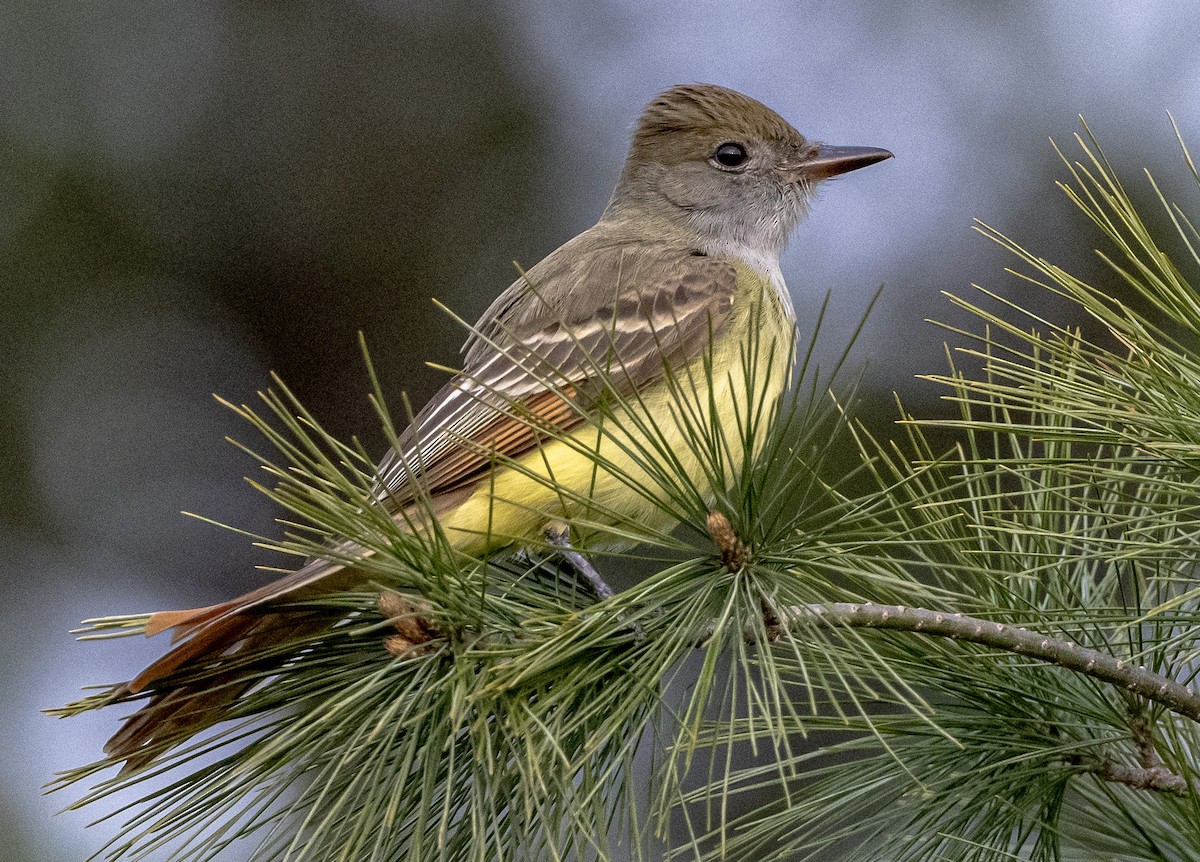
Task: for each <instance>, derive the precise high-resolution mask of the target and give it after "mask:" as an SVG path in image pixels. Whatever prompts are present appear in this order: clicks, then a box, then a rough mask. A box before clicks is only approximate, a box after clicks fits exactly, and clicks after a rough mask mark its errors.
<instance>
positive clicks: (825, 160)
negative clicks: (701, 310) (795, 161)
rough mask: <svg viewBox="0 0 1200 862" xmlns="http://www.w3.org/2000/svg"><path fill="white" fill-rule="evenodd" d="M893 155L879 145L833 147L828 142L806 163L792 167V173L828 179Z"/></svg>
mask: <svg viewBox="0 0 1200 862" xmlns="http://www.w3.org/2000/svg"><path fill="white" fill-rule="evenodd" d="M891 157H892V154H891V153H890V152H889V151H888V150H881V149H879V148H878V147H831V146H829V145H828V144H821V145H820V146H819V147H818V148H817V154H816V156H814V157H813V158H811V159H809V160H807V161H806V162H804V164H801V165H796V167H795V168H793V169H792V174H793V176H794V177H795V179H797V180H798V179H801V178H803V179H807V180H810V181H816V180H827V179H829V178H830V177H836V176H837V175H838V174H845V173H849V172H850V171H857V170H858V169H859V168H865V167H866V166H867V165H873V164H875V163H876V162H882V161H883V160H884V159H890V158H891Z"/></svg>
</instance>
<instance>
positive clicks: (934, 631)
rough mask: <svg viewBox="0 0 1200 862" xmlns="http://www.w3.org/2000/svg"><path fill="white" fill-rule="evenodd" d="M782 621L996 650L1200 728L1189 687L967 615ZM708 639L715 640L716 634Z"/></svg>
mask: <svg viewBox="0 0 1200 862" xmlns="http://www.w3.org/2000/svg"><path fill="white" fill-rule="evenodd" d="M779 617H780V622H779V629H778V630H777V631H770V630H768V636H771V637H777V636H778V635H779V634H782V633H783V632H784V631H792V630H794V629H798V628H801V627H803V626H809V625H817V626H821V627H824V628H829V629H836V628H839V627H843V626H845V627H848V628H873V629H889V630H891V631H903V632H912V633H914V634H924V635H929V636H931V637H943V638H951V639H953V640H961V641H966V642H968V643H977V644H981V645H983V646H989V647H995V648H997V649H1002V650H1005V651H1006V652H1011V653H1016V654H1018V655H1025V656H1029V657H1031V658H1035V659H1040V660H1041V661H1044V662H1047V663H1049V664H1053V665H1057V666H1058V667H1062V668H1065V669H1066V670H1071V671H1075V672H1076V673H1081V674H1084V675H1086V676H1090V677H1093V678H1095V679H1098V680H1101V681H1103V682H1107V683H1111V684H1113V685H1116V686H1120V687H1121V688H1122V689H1123V690H1125V691H1128V692H1131V693H1133V694H1138V695H1141V696H1142V697H1144V698H1146V699H1147V700H1151V701H1154V702H1155V703H1158V704H1161V705H1162V706H1165V707H1166V708H1167V709H1169V710H1170V711H1171V712H1174V713H1177V714H1179V715H1182V716H1184V717H1185V718H1190V719H1192V721H1196V722H1200V694H1197V693H1196V692H1194V691H1192V690H1191V689H1189V688H1188V687H1187V686H1185V685H1181V684H1180V683H1178V682H1176V681H1175V680H1173V679H1170V678H1169V677H1166V676H1163V675H1162V674H1160V673H1155V672H1154V671H1152V670H1148V669H1147V668H1145V667H1144V666H1141V665H1135V664H1134V663H1133V662H1131V661H1129V660H1127V659H1118V658H1115V657H1113V656H1111V655H1107V654H1105V653H1102V652H1099V651H1097V650H1094V649H1088V648H1087V647H1083V646H1080V645H1079V644H1076V643H1072V642H1070V641H1065V640H1061V639H1059V638H1055V637H1051V636H1050V635H1047V634H1044V633H1042V632H1037V631H1030V630H1029V629H1026V628H1022V627H1020V626H1011V625H1006V624H1005V623H997V622H993V621H992V620H984V619H980V618H978V617H970V616H966V615H965V614H957V613H943V612H941V611H933V610H929V609H927V608H909V607H904V606H903V605H877V604H874V603H872V602H864V603H862V604H857V603H853V602H833V603H830V604H810V605H797V606H793V607H790V608H780V609H779ZM706 634H708V635H711V629H710V630H708V631H707V632H706ZM747 634H748V635H751V636H752V635H753V631H752V630H748V631H747Z"/></svg>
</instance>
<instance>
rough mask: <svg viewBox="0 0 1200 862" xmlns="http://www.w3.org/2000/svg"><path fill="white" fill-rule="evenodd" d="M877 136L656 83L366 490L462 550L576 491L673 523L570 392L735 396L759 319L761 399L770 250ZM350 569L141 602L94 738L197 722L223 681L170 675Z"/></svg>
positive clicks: (773, 382) (136, 744)
mask: <svg viewBox="0 0 1200 862" xmlns="http://www.w3.org/2000/svg"><path fill="white" fill-rule="evenodd" d="M891 155H892V154H891V153H889V152H888V151H887V150H880V149H874V148H868V147H832V146H827V145H825V144H820V143H815V142H813V141H809V140H808V139H806V138H805V137H804V136H802V135H801V134H800V133H799V132H797V131H796V130H795V129H793V128H792V127H791V126H790V125H789V124H788V123H787V122H786V121H785V120H784V119H783V118H782V117H780V116H779V115H778V114H777V113H775V112H774V111H772V110H771V109H770V108H768V107H766V106H765V105H763V104H761V103H760V102H757V101H755V100H754V99H751V98H749V97H747V96H744V95H742V94H741V93H737V92H735V91H733V90H729V89H726V88H724V87H718V86H714V85H712V84H690V85H682V86H677V87H673V88H671V89H670V90H667V91H666V92H664V93H662V94H660V95H659V96H657V97H656V98H655V99H654V100H653V101H651V102H650V103H649V104H648V105H647V106H646V109H645V111H644V112H643V113H642V116H641V119H640V120H639V121H638V124H637V128H636V130H635V131H634V133H633V141H632V144H631V146H630V148H629V155H628V158H627V159H626V161H625V166H624V169H623V170H622V171H621V176H620V179H619V181H618V182H617V187H616V190H615V191H614V192H613V195H612V198H611V200H610V201H609V203H608V206H607V207H606V208H605V210H604V212H603V214H602V215H601V216H600V220H599V221H598V222H597V223H596V224H595V225H594V226H593V227H591V228H588V229H587V230H585V231H584V232H583V233H581V234H579V236H577V237H575V238H574V239H572V240H570V241H569V242H567V243H566V244H564V245H563V246H561V247H560V248H558V249H557V250H555V251H554V252H552V253H551V254H550V255H549V256H548V257H546V258H545V259H544V260H542V261H541V262H540V263H538V264H537V265H536V266H534V267H533V268H532V269H530V270H529V271H528V272H527V273H525V274H524V275H523V277H521V278H520V279H518V280H517V281H516V282H515V283H514V284H513V285H512V286H510V287H509V288H508V290H506V291H504V293H502V294H501V295H500V296H499V297H498V298H497V299H496V301H495V302H494V303H492V305H491V307H490V308H489V309H488V310H487V311H486V312H485V313H484V315H483V317H482V318H481V319H480V321H479V323H478V324H477V325H476V330H475V332H474V334H472V336H471V338H470V339H469V340H468V342H467V344H466V346H465V348H464V350H465V361H464V365H463V370H462V372H461V373H460V374H458V375H457V376H455V377H454V378H453V379H452V380H450V382H448V383H447V384H446V385H445V386H444V387H443V388H442V389H441V391H439V392H438V393H437V394H436V395H435V396H434V397H433V398H432V399H431V400H430V401H429V403H428V404H426V405H425V407H424V408H423V409H422V410H421V411H420V412H419V413H418V414H417V415H416V417H415V419H414V420H413V422H412V424H411V426H410V427H409V428H408V429H407V430H406V431H405V432H404V434H403V435H402V436H401V438H400V441H399V442H400V445H399V447H398V450H397V451H393V452H391V453H389V454H388V456H387V457H385V459H384V460H383V462H382V463H381V464H380V467H379V470H378V492H379V493H378V495H379V496H380V497H381V498H382V499H384V500H385V503H386V505H387V507H388V508H389V510H391V511H393V512H396V513H400V512H404V511H411V510H412V508H413V507H414V506H415V505H416V501H417V500H418V498H420V499H422V500H424V501H426V504H428V503H431V504H432V515H433V516H434V517H436V518H437V519H438V522H439V524H440V525H441V528H442V529H443V530H444V531H445V534H446V536H447V537H448V538H449V540H450V541H451V543H452V544H454V545H455V546H456V547H458V548H459V549H460V550H462V551H464V552H466V553H469V554H487V553H491V552H495V551H499V550H502V549H503V548H505V547H510V546H520V545H522V544H528V543H532V542H536V541H537V540H538V539H539V538H540V536H541V535H542V533H543V530H544V529H545V528H546V526H547V523H548V522H550V521H553V520H556V519H566V520H568V521H569V519H570V517H571V514H572V512H571V505H570V504H569V502H568V501H570V500H572V499H574V500H580V499H588V500H592V501H594V502H595V503H596V505H597V507H598V508H600V509H605V510H609V511H615V512H619V513H621V514H622V516H623V517H625V518H627V519H631V520H636V521H638V522H640V523H647V524H653V525H656V526H661V527H669V526H670V523H669V517H668V516H666V515H664V514H663V513H662V510H661V509H660V508H659V507H657V506H656V505H655V504H654V502H653V501H652V500H647V499H646V498H645V496H643V495H640V494H637V493H633V492H631V491H630V490H629V486H628V483H627V480H622V479H619V478H617V476H616V475H614V474H624V475H625V476H629V475H636V474H637V473H638V472H639V468H638V466H637V464H636V463H635V459H633V457H632V456H631V455H630V454H629V452H630V451H631V450H630V447H629V446H628V445H627V444H628V441H621V440H620V439H619V435H620V433H621V432H620V431H617V432H613V431H612V430H610V429H613V428H616V429H620V428H621V426H622V423H621V422H620V417H619V416H614V415H610V416H608V417H607V419H606V420H605V424H606V426H607V428H606V430H601V429H600V428H599V427H598V424H599V423H598V422H595V421H592V420H593V419H594V418H595V417H594V416H589V415H588V411H587V410H586V409H580V401H581V400H585V399H577V398H576V397H575V395H576V394H577V393H586V392H587V391H588V386H589V383H591V384H593V385H594V383H595V379H596V377H597V376H598V375H599V376H603V377H606V381H605V385H610V386H614V387H615V388H616V389H617V390H624V391H625V392H626V393H627V394H628V393H633V394H635V395H636V396H637V398H636V400H637V402H638V404H639V406H640V409H644V410H646V411H647V412H648V413H651V414H662V415H669V414H670V412H671V411H670V407H669V404H668V402H669V399H670V397H671V396H670V391H669V389H670V386H669V385H668V382H667V381H668V377H670V376H672V375H673V376H674V378H675V379H678V378H679V377H681V376H689V375H690V379H692V380H693V381H695V380H699V381H701V384H700V385H701V386H703V387H711V389H712V391H705V392H701V393H699V395H700V398H701V399H702V400H701V402H700V403H703V404H716V405H718V410H717V413H718V414H719V413H720V412H721V411H722V410H723V409H725V408H726V406H728V409H729V410H730V411H732V409H733V408H732V405H733V404H734V403H736V402H738V401H739V400H741V403H742V404H744V403H745V398H746V397H747V393H746V392H745V391H744V390H745V379H746V375H745V374H744V373H742V371H740V370H737V369H735V367H734V366H735V365H737V364H738V363H739V361H740V360H739V356H743V355H744V351H742V350H741V348H742V346H743V345H744V344H745V343H746V341H747V339H748V338H750V337H751V332H750V331H751V327H754V328H755V333H754V337H755V338H760V339H766V340H768V341H770V342H773V343H774V344H775V348H776V349H774V350H766V349H764V350H761V351H760V355H761V360H760V361H762V362H764V363H769V367H765V368H762V369H757V370H758V371H760V372H761V373H762V377H763V378H765V379H766V380H767V381H768V383H767V386H766V387H765V390H766V391H765V397H766V398H767V399H770V400H772V401H773V400H774V399H776V398H777V397H778V396H779V394H780V393H781V392H782V390H783V389H784V387H785V386H786V383H787V380H788V375H789V373H790V368H789V365H790V361H791V359H790V353H789V351H788V350H787V349H786V348H787V346H788V345H789V343H790V338H791V334H792V330H793V324H794V319H795V313H794V311H793V309H792V303H791V299H790V298H789V296H788V292H787V289H786V288H785V287H784V283H783V276H782V274H781V273H780V270H779V254H780V252H781V251H782V250H783V248H784V246H785V245H786V243H787V240H788V237H789V236H790V234H791V233H792V230H793V229H794V228H795V227H796V225H797V223H798V222H799V221H800V219H801V217H802V216H803V215H804V213H805V211H806V209H807V207H808V204H809V201H810V200H811V198H812V196H813V190H814V189H815V187H816V185H817V183H818V182H820V181H821V180H824V179H827V178H829V177H832V176H836V175H838V174H842V173H845V172H847V171H852V170H856V169H857V168H861V167H864V166H866V165H870V164H873V163H875V162H878V161H881V160H883V159H886V158H889V157H890V156H891ZM764 343H767V341H764ZM702 363H711V365H708V366H707V367H706V368H702V367H701V364H702ZM601 367H603V368H605V369H607V373H605V374H600V372H599V369H600V368H601ZM739 387H740V389H739ZM760 397H761V393H760ZM731 419H732V412H731V416H730V420H731ZM670 424H671V423H670V422H667V423H665V427H666V428H667V429H668V430H667V432H666V433H667V434H668V435H669V433H670V431H669V428H670ZM546 429H553V433H552V434H550V435H547V433H546ZM564 437H567V438H570V440H569V441H568V440H564V439H563V438H564ZM678 442H679V444H680V445H678V446H675V447H673V449H675V454H676V455H677V456H678V457H679V459H680V460H679V463H680V464H681V465H682V466H683V469H684V470H685V471H686V472H687V473H688V474H689V475H690V476H691V477H692V478H693V479H696V480H699V479H701V477H702V474H703V471H702V469H701V467H700V465H699V463H698V462H697V461H696V458H695V457H694V456H689V454H688V447H687V446H686V445H684V443H683V437H682V432H680V439H679V441H678ZM581 448H590V449H591V450H592V451H593V452H596V451H597V450H598V453H599V454H598V457H596V456H589V455H588V454H586V453H583V452H581V451H580V449H581ZM598 463H599V464H608V465H610V470H609V471H606V470H605V469H604V468H603V467H601V468H599V469H598V468H597V464H598ZM731 466H733V467H735V468H736V466H737V465H731ZM564 491H565V493H564ZM397 517H399V514H397ZM664 521H666V523H664ZM353 574H354V573H353V570H352V567H348V566H346V565H344V564H338V563H332V562H327V561H323V560H314V561H311V562H309V563H308V564H306V565H305V566H303V567H302V568H300V569H299V570H297V571H296V572H293V573H292V574H290V575H287V576H285V577H283V578H281V579H280V580H277V581H275V582H273V583H271V584H268V585H266V586H264V587H261V588H260V589H257V590H254V591H253V592H250V593H247V594H246V595H244V596H241V597H239V598H236V599H233V600H231V601H228V602H224V603H222V604H218V605H214V606H211V607H207V608H199V609H193V610H187V611H163V612H161V613H157V614H154V615H153V616H152V617H151V618H150V622H149V624H148V626H147V634H155V633H157V632H160V631H163V630H165V629H168V628H173V629H175V635H176V638H177V639H179V638H183V642H182V643H179V644H178V645H176V646H175V647H174V648H173V649H172V650H171V651H170V652H169V653H167V654H166V655H164V656H163V657H162V658H160V659H159V660H158V661H156V662H154V663H153V664H151V665H150V666H149V667H147V668H146V669H145V670H144V671H143V672H142V673H141V674H139V675H138V677H137V678H136V679H134V680H133V681H131V682H130V683H128V684H127V685H126V687H125V689H126V691H127V693H133V692H138V691H142V690H144V689H147V688H148V687H149V688H150V690H151V691H152V692H153V696H152V698H151V700H150V702H149V703H148V704H147V705H146V706H144V707H143V708H142V709H141V711H139V712H138V713H136V714H135V715H134V716H133V717H131V718H130V719H129V720H128V721H127V722H126V724H125V726H124V727H123V728H122V729H121V730H120V731H119V732H118V733H117V734H116V736H114V737H113V739H112V740H110V742H109V744H108V746H106V751H107V752H108V753H109V755H110V756H111V757H112V758H113V759H126V760H128V763H129V766H137V765H140V764H141V763H144V762H147V761H148V760H151V759H153V757H154V756H155V754H156V753H157V752H159V751H160V750H161V749H162V748H163V747H164V743H167V741H168V740H178V739H181V738H182V736H183V735H186V733H187V732H188V731H190V730H192V729H197V730H198V729H200V728H201V727H203V726H205V725H207V724H210V723H211V722H212V721H213V720H214V719H215V718H216V717H217V715H218V713H219V709H216V708H215V707H219V706H221V705H223V704H224V703H227V702H229V701H230V700H233V699H234V698H236V696H237V692H236V691H231V690H230V688H231V687H230V686H228V685H226V686H224V689H223V690H220V691H217V690H214V686H215V684H210V685H203V684H196V683H192V684H186V683H174V682H172V680H170V679H169V677H171V676H172V675H173V674H175V673H176V672H177V671H183V670H186V669H187V668H189V667H192V666H195V663H197V662H206V663H209V664H211V663H212V662H213V661H214V660H218V659H219V658H220V657H222V656H231V655H236V653H238V652H239V651H241V650H243V649H256V648H259V647H261V646H264V645H269V644H271V643H273V642H275V641H278V640H281V639H282V638H283V637H284V636H286V634H287V633H288V632H289V631H290V630H291V627H290V626H289V625H288V620H287V615H288V613H289V612H288V611H287V609H286V608H277V607H275V606H276V605H278V604H280V603H283V602H286V601H288V600H289V599H290V598H294V597H295V594H296V593H297V591H298V590H304V591H305V593H306V594H307V593H309V592H311V591H312V590H320V589H322V588H325V589H337V588H339V587H344V586H345V584H346V583H348V582H349V583H353ZM281 632H282V633H283V635H282V636H281ZM168 744H169V743H168Z"/></svg>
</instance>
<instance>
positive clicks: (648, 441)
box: [440, 278, 794, 554]
mask: <svg viewBox="0 0 1200 862" xmlns="http://www.w3.org/2000/svg"><path fill="white" fill-rule="evenodd" d="M746 281H747V282H748V285H747V287H746V288H745V289H743V290H742V291H740V293H741V294H742V295H739V296H738V297H736V298H735V300H734V306H733V309H732V311H731V313H730V317H729V318H728V319H727V321H726V324H725V326H724V327H723V328H722V329H721V331H719V332H717V333H716V334H715V336H714V338H713V344H712V346H711V348H710V349H709V350H708V351H706V352H705V355H703V356H700V357H698V358H696V359H695V360H694V361H693V362H692V363H691V365H690V366H689V367H687V368H683V369H673V371H674V377H675V383H674V385H672V384H671V383H669V382H668V381H667V380H665V379H662V380H658V381H656V382H654V383H653V384H651V385H650V386H647V387H646V388H645V390H644V391H643V392H642V393H641V398H640V400H639V402H638V403H637V404H634V405H630V406H629V407H628V409H624V408H615V409H613V410H612V411H611V412H610V414H609V415H607V416H604V417H602V418H601V419H599V420H598V422H597V424H590V425H585V426H583V427H582V428H581V429H580V430H578V431H575V432H574V433H573V434H572V435H570V437H569V438H568V440H548V441H546V442H545V443H544V444H543V445H542V446H541V447H540V448H539V449H538V450H536V451H534V452H532V453H530V454H528V455H525V456H524V457H523V458H522V459H520V460H519V461H518V462H517V463H516V465H515V466H506V467H501V468H499V469H497V470H495V471H493V473H492V474H491V476H490V477H489V479H488V480H485V481H484V482H482V483H481V484H480V486H479V487H478V488H477V489H476V490H475V491H474V492H473V493H472V494H471V496H469V497H468V498H467V499H466V500H465V501H464V502H462V503H460V504H459V505H457V506H455V507H454V508H453V509H451V510H450V511H448V512H445V513H444V514H443V515H442V516H441V518H440V521H441V525H442V528H443V529H444V530H445V532H446V535H447V538H448V539H449V540H450V541H451V542H452V543H453V544H454V545H455V546H456V547H457V548H458V549H460V550H462V551H465V552H467V553H470V554H482V553H488V552H492V551H496V550H498V549H500V548H503V547H507V546H511V545H522V544H527V543H529V544H538V543H540V542H541V541H542V531H543V530H544V529H545V526H546V525H547V523H549V522H550V521H556V520H563V521H567V522H568V523H572V528H573V541H574V542H575V543H576V544H580V545H585V546H590V547H599V548H606V549H617V548H621V547H627V546H629V545H630V544H633V542H632V541H630V540H628V539H626V538H624V537H621V536H618V535H614V534H612V533H609V532H607V531H605V530H604V529H603V527H602V526H593V527H592V528H590V529H589V526H588V525H589V524H590V525H612V524H613V523H614V522H617V521H625V522H627V523H628V522H632V523H634V524H637V525H639V526H640V527H642V528H643V529H648V530H654V531H659V530H668V529H670V528H672V527H673V526H675V523H676V522H677V518H676V517H675V516H674V515H673V514H672V513H671V511H670V508H671V506H670V504H669V503H666V504H665V505H664V502H663V501H666V500H669V497H670V494H669V492H668V490H667V489H666V488H665V487H664V485H665V483H666V482H670V481H672V477H676V476H678V475H679V474H680V473H682V474H684V475H686V476H687V477H688V478H689V480H690V483H691V484H692V485H693V486H694V487H695V488H696V489H698V490H699V492H700V497H701V499H703V500H704V501H705V502H706V503H711V501H712V498H713V487H712V485H713V481H712V477H713V476H718V477H723V479H718V481H728V480H729V478H730V477H732V476H733V475H734V474H736V473H737V471H739V470H740V469H741V468H742V462H743V460H744V452H745V448H746V447H745V444H744V438H745V437H746V436H747V435H746V432H745V431H744V430H739V427H740V426H741V427H744V426H745V423H746V417H747V416H748V415H757V416H758V420H757V427H756V428H755V429H754V433H753V439H752V443H751V447H750V448H751V450H752V451H754V452H757V451H758V449H759V447H760V446H761V445H762V442H763V438H764V436H765V431H766V427H767V425H768V423H769V419H770V417H771V414H772V411H773V408H774V406H775V404H776V403H777V402H778V400H779V396H780V395H781V393H782V392H783V390H784V388H785V387H786V386H787V383H788V379H789V375H790V372H791V364H792V339H793V332H794V326H793V320H792V316H791V312H790V308H789V307H787V306H786V305H785V303H784V301H783V300H782V299H781V298H780V297H779V295H778V293H777V291H776V289H775V288H774V286H772V285H770V284H768V283H767V282H765V281H763V280H761V279H758V278H752V279H747V280H746ZM697 440H703V441H706V443H707V445H704V449H705V450H708V451H709V452H715V453H718V454H700V453H699V452H698V451H697V449H698V445H697ZM702 445H703V444H702ZM666 453H669V454H666ZM670 459H675V461H674V463H671V462H670ZM664 464H667V465H668V466H667V467H666V469H665V471H664V472H665V474H666V476H665V477H664V475H663V474H662V473H659V471H660V470H663V467H662V466H660V465H664ZM647 465H650V466H649V468H647ZM656 474H658V475H656ZM674 481H676V482H678V480H677V479H676V480H674Z"/></svg>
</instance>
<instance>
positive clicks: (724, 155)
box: [713, 143, 749, 168]
mask: <svg viewBox="0 0 1200 862" xmlns="http://www.w3.org/2000/svg"><path fill="white" fill-rule="evenodd" d="M747 158H749V157H748V156H747V155H746V148H745V147H743V146H742V145H741V144H732V143H730V144H721V146H719V147H717V151H716V152H715V153H713V161H715V162H716V163H717V164H718V165H720V166H721V167H723V168H740V167H741V166H742V165H743V164H745V162H746V159H747Z"/></svg>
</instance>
